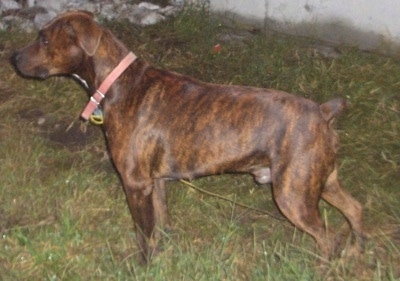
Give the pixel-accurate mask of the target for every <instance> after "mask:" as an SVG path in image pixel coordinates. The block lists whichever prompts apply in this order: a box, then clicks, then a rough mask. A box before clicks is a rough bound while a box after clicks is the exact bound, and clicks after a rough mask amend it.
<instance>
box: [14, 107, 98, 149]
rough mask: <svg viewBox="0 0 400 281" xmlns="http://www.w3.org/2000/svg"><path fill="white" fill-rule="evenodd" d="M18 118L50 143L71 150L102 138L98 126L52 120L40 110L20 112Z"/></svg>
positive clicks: (75, 121) (76, 121)
mask: <svg viewBox="0 0 400 281" xmlns="http://www.w3.org/2000/svg"><path fill="white" fill-rule="evenodd" d="M18 116H19V117H20V118H22V119H24V120H27V121H30V122H31V123H33V124H34V125H35V126H37V127H38V129H39V130H40V132H41V135H42V136H43V137H45V138H46V139H48V140H49V141H50V142H51V143H53V144H55V145H57V146H62V147H66V148H68V149H71V150H79V149H82V148H83V147H86V146H88V145H90V144H92V143H93V142H95V141H96V140H98V138H101V137H102V131H101V128H100V127H99V126H94V125H91V124H88V123H82V122H80V121H78V120H74V121H67V120H66V121H64V120H54V118H52V117H51V116H47V115H45V114H44V113H43V112H42V111H41V110H40V109H36V108H35V109H30V110H22V111H20V112H19V113H18Z"/></svg>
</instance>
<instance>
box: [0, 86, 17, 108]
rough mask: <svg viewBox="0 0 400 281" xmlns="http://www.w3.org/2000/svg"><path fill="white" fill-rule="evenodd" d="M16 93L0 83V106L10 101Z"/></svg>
mask: <svg viewBox="0 0 400 281" xmlns="http://www.w3.org/2000/svg"><path fill="white" fill-rule="evenodd" d="M13 94H14V91H13V90H12V89H10V88H8V87H7V86H6V85H5V83H4V82H3V81H0V104H2V103H5V102H6V101H8V100H10V99H11V98H12V96H13Z"/></svg>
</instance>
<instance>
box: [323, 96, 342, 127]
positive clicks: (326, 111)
mask: <svg viewBox="0 0 400 281" xmlns="http://www.w3.org/2000/svg"><path fill="white" fill-rule="evenodd" d="M348 106H349V103H348V102H347V101H346V100H345V99H344V98H335V99H333V100H330V101H328V102H325V103H323V104H321V105H320V106H319V110H320V111H321V114H322V116H323V117H324V119H325V120H326V121H327V122H330V121H332V120H333V119H334V118H336V117H338V116H339V114H340V113H341V112H342V111H343V110H344V109H345V108H347V107H348Z"/></svg>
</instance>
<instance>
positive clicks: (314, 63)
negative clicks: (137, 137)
mask: <svg viewBox="0 0 400 281" xmlns="http://www.w3.org/2000/svg"><path fill="white" fill-rule="evenodd" d="M103 24H105V25H107V26H108V27H109V28H110V29H112V31H113V32H114V33H115V34H116V35H117V36H118V37H120V38H121V39H123V41H124V42H125V43H126V44H127V45H128V46H131V49H132V51H133V52H134V53H135V54H136V55H138V56H140V57H142V58H144V59H146V60H148V61H149V62H150V63H152V64H153V65H157V66H159V67H162V68H167V69H171V70H174V71H178V72H181V73H185V74H188V75H192V76H194V77H196V78H198V79H201V80H204V81H208V82H218V83H225V84H241V85H251V86H258V87H268V88H269V87H271V88H277V89H281V90H285V91H289V92H293V93H295V94H297V95H301V96H304V97H307V98H311V99H313V100H316V101H318V102H324V101H327V100H329V99H331V98H332V97H334V96H336V95H340V96H343V97H346V98H347V99H348V100H349V101H350V102H351V103H352V106H351V108H350V109H349V110H348V111H347V112H345V113H344V114H343V115H342V116H341V118H339V120H338V122H337V124H336V127H337V128H338V134H339V136H340V139H341V146H340V150H339V157H338V163H339V167H340V169H339V171H340V175H341V176H340V177H341V179H342V181H343V184H344V186H345V187H346V189H347V190H348V191H349V192H350V193H352V194H353V196H354V197H355V198H357V199H358V200H359V201H360V202H361V203H362V204H363V206H364V214H365V218H364V221H365V228H366V230H367V233H368V234H369V237H370V238H369V240H368V241H367V244H366V248H365V251H364V254H363V255H362V256H361V257H358V258H348V257H346V255H347V254H348V251H347V252H346V250H343V251H341V252H339V253H337V255H336V257H335V258H334V259H333V260H332V261H330V262H329V264H328V266H327V267H325V269H324V270H323V271H321V270H320V268H319V265H318V263H317V262H316V260H317V256H318V251H317V250H316V249H315V246H314V241H312V239H310V238H309V236H308V235H306V234H304V233H302V232H301V231H299V230H297V229H295V228H294V227H293V226H292V225H291V224H290V223H288V222H287V221H286V220H285V219H284V218H283V217H282V215H281V214H280V212H279V210H278V209H277V208H276V206H275V204H274V202H273V199H272V195H271V192H270V186H269V185H265V186H258V185H256V184H255V183H254V182H253V181H252V178H251V177H250V176H246V175H223V176H214V177H206V178H202V179H198V180H195V181H193V182H192V183H193V184H194V185H195V186H198V187H201V188H202V189H205V190H206V191H208V192H212V193H217V194H219V195H221V196H223V197H224V198H227V199H229V200H230V201H226V200H222V199H221V198H219V197H215V196H211V195H209V194H206V193H202V192H201V191H199V190H196V189H193V188H191V187H189V186H188V185H186V184H185V183H181V182H170V183H168V187H169V194H168V197H169V199H168V201H169V206H170V215H171V220H172V231H171V233H168V234H167V235H166V239H165V242H164V249H165V250H164V252H163V253H162V254H161V255H160V256H159V257H157V258H156V259H155V260H154V261H153V263H152V264H151V265H150V266H148V267H146V266H142V265H140V264H139V263H138V262H137V256H136V255H137V248H136V244H135V236H134V232H133V229H132V222H131V218H130V215H129V212H128V209H127V205H126V203H125V199H124V194H123V191H122V188H121V186H120V182H119V179H118V177H117V176H116V174H115V171H114V170H113V167H112V165H111V163H110V160H109V158H108V155H107V152H106V146H105V142H104V137H103V134H102V132H101V130H100V127H98V126H94V125H90V124H82V123H81V121H79V119H78V117H79V114H80V112H81V110H82V109H83V107H84V106H85V104H86V102H87V96H86V94H85V92H84V91H83V89H82V88H81V87H80V86H79V85H78V84H77V83H75V82H74V81H72V80H71V79H68V78H65V77H56V78H51V79H48V80H46V81H37V80H31V79H23V78H21V77H19V76H18V75H16V74H15V72H14V70H13V68H12V66H11V65H10V64H9V57H10V55H11V53H12V52H13V51H14V50H15V49H17V48H18V47H20V46H23V45H24V44H26V43H27V42H29V41H30V40H33V39H34V38H35V37H36V35H35V34H26V33H22V32H20V31H18V29H17V28H14V29H11V30H9V31H7V32H2V33H1V34H0V63H1V65H2V67H1V68H0V74H1V76H2V77H3V78H2V80H0V113H1V116H2V121H1V122H0V147H1V149H0V179H1V183H2V184H1V186H0V233H1V235H2V236H1V238H0V272H1V275H2V279H3V280H136V279H138V280H346V281H347V280H399V279H400V271H399V268H400V267H399V264H400V258H399V257H400V221H399V218H400V204H399V200H400V188H399V187H400V186H399V182H400V167H399V165H400V142H399V139H400V66H399V63H398V60H397V58H396V57H384V56H380V55H378V54H371V53H365V52H361V51H359V50H357V49H356V48H347V47H343V46H336V47H335V48H332V47H330V46H329V47H327V46H326V45H324V44H322V45H321V44H320V42H315V41H314V40H311V39H304V38H296V37H289V36H285V35H282V34H275V33H273V32H266V31H264V30H260V29H257V28H253V27H249V26H242V25H240V24H239V23H236V22H235V21H234V20H231V19H224V20H222V19H221V18H218V19H216V18H214V17H212V16H210V15H209V13H208V11H205V10H192V9H186V10H184V11H182V12H181V13H180V14H179V15H177V16H176V17H175V18H172V19H170V20H169V21H167V22H164V23H161V24H159V25H156V26H151V27H146V28H137V27H135V26H132V25H131V24H128V23H126V22H122V23H118V22H104V23H103ZM218 44H219V46H220V47H217V48H216V47H215V46H216V45H218ZM321 46H322V47H321ZM321 50H325V51H326V50H328V51H329V52H328V53H326V52H323V51H321ZM235 202H237V203H244V204H246V205H249V206H252V207H254V208H257V209H261V210H262V211H264V212H260V211H254V210H252V209H249V208H244V207H241V206H239V205H238V204H236V203H235ZM320 208H321V212H322V214H323V216H324V219H325V221H326V223H327V224H328V225H329V226H330V227H332V228H334V229H335V230H336V231H337V232H338V233H339V236H340V237H342V238H343V239H342V244H341V246H342V248H341V249H348V247H346V245H347V244H348V243H349V242H350V238H349V235H348V234H349V231H348V226H347V224H346V222H345V221H344V219H343V217H342V216H341V215H340V214H339V213H338V212H337V211H336V210H335V209H333V208H332V207H330V206H329V205H327V204H325V203H321V205H320ZM265 212H267V213H268V214H272V215H273V217H272V216H270V215H268V214H267V213H265Z"/></svg>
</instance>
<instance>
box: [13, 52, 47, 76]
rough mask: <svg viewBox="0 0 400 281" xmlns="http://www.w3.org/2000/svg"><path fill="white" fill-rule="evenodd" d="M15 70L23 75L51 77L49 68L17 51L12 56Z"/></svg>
mask: <svg viewBox="0 0 400 281" xmlns="http://www.w3.org/2000/svg"><path fill="white" fill-rule="evenodd" d="M10 62H11V64H12V65H13V66H14V68H15V70H16V71H17V72H18V74H20V75H21V76H23V77H28V78H39V79H45V78H47V77H49V70H48V69H47V68H46V67H44V66H41V65H36V66H35V64H34V63H33V62H32V61H29V60H26V59H24V58H23V55H22V53H20V52H15V53H14V54H13V55H12V56H11V58H10Z"/></svg>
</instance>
